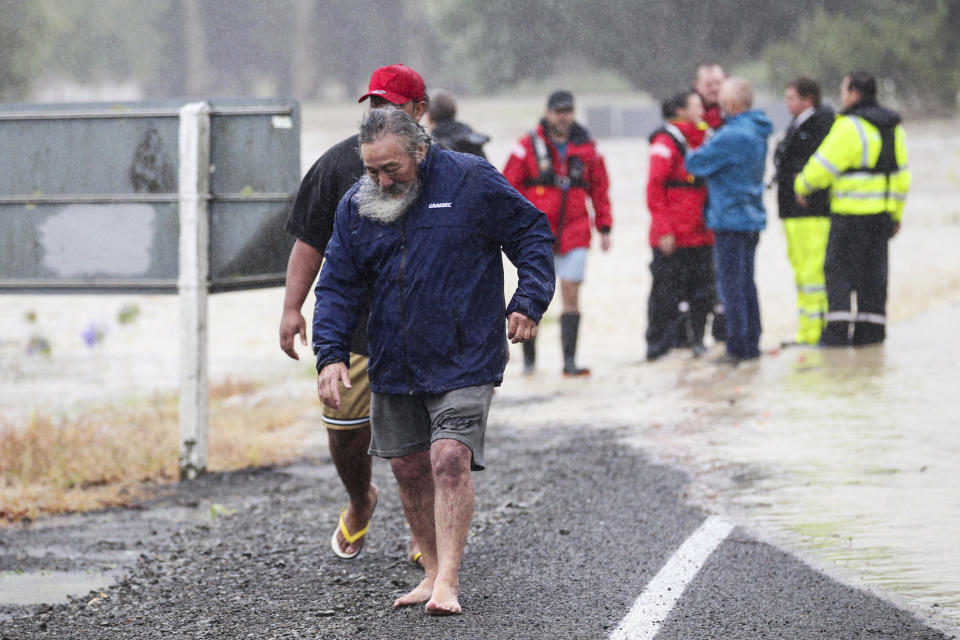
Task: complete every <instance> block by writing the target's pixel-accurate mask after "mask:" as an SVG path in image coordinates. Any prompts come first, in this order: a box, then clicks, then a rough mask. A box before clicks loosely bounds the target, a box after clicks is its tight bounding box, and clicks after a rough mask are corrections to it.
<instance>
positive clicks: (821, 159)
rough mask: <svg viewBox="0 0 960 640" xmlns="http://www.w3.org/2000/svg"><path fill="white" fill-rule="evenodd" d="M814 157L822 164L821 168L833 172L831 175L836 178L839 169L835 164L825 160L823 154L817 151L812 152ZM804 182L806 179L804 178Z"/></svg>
mask: <svg viewBox="0 0 960 640" xmlns="http://www.w3.org/2000/svg"><path fill="white" fill-rule="evenodd" d="M813 157H814V159H815V160H816V161H817V162H819V163H820V164H821V165H823V168H824V169H826V170H827V171H829V172H830V173H832V174H833V177H834V178H836V177H837V176H839V175H840V169H837V167H836V166H834V164H833V163H832V162H830V161H829V160H827V159H826V158H825V157H823V155H822V154H821V153H820V152H819V151H818V152H816V153H814V154H813ZM804 182H806V180H804Z"/></svg>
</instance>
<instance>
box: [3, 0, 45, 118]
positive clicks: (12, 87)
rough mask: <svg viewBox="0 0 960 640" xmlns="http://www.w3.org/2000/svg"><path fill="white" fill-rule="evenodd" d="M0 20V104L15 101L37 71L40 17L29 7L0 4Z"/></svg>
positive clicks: (6, 0) (7, 0) (17, 0)
mask: <svg viewBox="0 0 960 640" xmlns="http://www.w3.org/2000/svg"><path fill="white" fill-rule="evenodd" d="M0 16H3V19H0V100H18V99H22V98H24V97H25V94H26V92H27V90H28V89H29V87H30V83H31V81H32V79H33V77H34V76H35V74H36V73H37V72H38V71H39V70H40V68H41V55H40V51H41V45H40V43H41V41H42V38H41V33H42V32H43V30H44V26H45V20H44V15H43V12H42V11H41V10H40V8H39V7H38V6H37V5H35V4H33V3H30V2H23V1H22V0H0Z"/></svg>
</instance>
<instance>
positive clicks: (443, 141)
mask: <svg viewBox="0 0 960 640" xmlns="http://www.w3.org/2000/svg"><path fill="white" fill-rule="evenodd" d="M431 133H432V134H433V137H434V138H436V140H437V142H439V143H440V146H442V147H443V148H445V149H450V150H451V151H460V152H461V153H472V154H473V155H475V156H480V157H481V158H483V159H484V160H486V159H487V156H486V154H485V153H484V152H483V145H485V144H486V143H487V142H489V141H490V136H485V135H483V134H482V133H476V132H475V131H474V130H473V129H471V128H470V126H469V125H466V124H464V123H462V122H457V121H456V120H441V121H440V122H437V123H436V124H435V125H434V127H433V131H432V132H431Z"/></svg>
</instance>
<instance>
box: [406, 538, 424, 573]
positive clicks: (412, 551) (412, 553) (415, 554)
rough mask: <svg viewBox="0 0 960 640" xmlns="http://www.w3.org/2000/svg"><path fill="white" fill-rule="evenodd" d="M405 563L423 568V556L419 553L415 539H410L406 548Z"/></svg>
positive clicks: (418, 546)
mask: <svg viewBox="0 0 960 640" xmlns="http://www.w3.org/2000/svg"><path fill="white" fill-rule="evenodd" d="M407 562H409V563H410V564H418V565H420V566H421V567H422V566H423V554H422V553H420V545H419V544H418V543H417V539H416V538H410V545H409V546H408V547H407Z"/></svg>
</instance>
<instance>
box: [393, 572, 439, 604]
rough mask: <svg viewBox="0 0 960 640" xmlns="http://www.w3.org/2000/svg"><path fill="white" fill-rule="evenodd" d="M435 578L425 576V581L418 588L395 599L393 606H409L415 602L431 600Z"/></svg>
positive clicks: (421, 602) (420, 602)
mask: <svg viewBox="0 0 960 640" xmlns="http://www.w3.org/2000/svg"><path fill="white" fill-rule="evenodd" d="M433 580H434V579H433V578H424V579H423V582H421V583H420V584H418V585H417V587H416V589H414V590H413V591H411V592H410V593H408V594H407V595H405V596H401V597H399V598H397V599H396V600H394V602H393V606H394V607H395V608H396V607H409V606H410V605H413V604H423V603H424V602H426V601H427V600H429V599H430V596H431V595H432V594H433Z"/></svg>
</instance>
